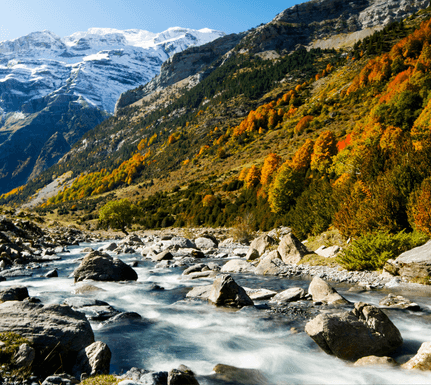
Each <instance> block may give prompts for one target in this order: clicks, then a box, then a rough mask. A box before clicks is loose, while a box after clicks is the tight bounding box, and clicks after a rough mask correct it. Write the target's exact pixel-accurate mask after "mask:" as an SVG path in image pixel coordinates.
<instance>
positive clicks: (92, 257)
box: [73, 251, 138, 282]
mask: <svg viewBox="0 0 431 385" xmlns="http://www.w3.org/2000/svg"><path fill="white" fill-rule="evenodd" d="M73 276H74V277H75V282H79V281H84V280H86V279H93V280H95V281H136V280H137V279H138V275H137V274H136V272H135V270H133V269H132V268H131V267H130V266H129V265H126V264H125V263H124V262H123V261H121V260H120V259H117V258H112V257H111V256H109V255H108V254H104V253H101V252H97V251H93V252H91V253H89V254H87V255H86V256H85V257H84V259H83V260H82V261H81V264H80V265H79V266H78V267H77V268H76V269H75V271H74V272H73Z"/></svg>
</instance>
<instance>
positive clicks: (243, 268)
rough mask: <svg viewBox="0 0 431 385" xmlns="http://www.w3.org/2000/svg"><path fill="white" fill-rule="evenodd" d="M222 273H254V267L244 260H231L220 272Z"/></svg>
mask: <svg viewBox="0 0 431 385" xmlns="http://www.w3.org/2000/svg"><path fill="white" fill-rule="evenodd" d="M220 272H221V273H253V272H254V266H253V265H252V264H250V263H248V262H247V261H244V260H243V259H231V260H230V261H228V262H227V263H226V264H225V265H223V267H222V268H221V270H220Z"/></svg>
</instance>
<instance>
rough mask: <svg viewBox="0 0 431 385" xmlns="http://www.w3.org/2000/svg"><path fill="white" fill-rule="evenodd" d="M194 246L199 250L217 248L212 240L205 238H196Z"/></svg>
mask: <svg viewBox="0 0 431 385" xmlns="http://www.w3.org/2000/svg"><path fill="white" fill-rule="evenodd" d="M195 244H196V247H198V248H199V249H212V248H214V247H217V243H215V242H214V241H213V240H212V239H210V238H205V237H200V238H196V239H195Z"/></svg>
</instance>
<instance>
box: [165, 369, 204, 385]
mask: <svg viewBox="0 0 431 385" xmlns="http://www.w3.org/2000/svg"><path fill="white" fill-rule="evenodd" d="M168 385H199V382H198V381H197V380H196V377H195V374H194V373H193V372H192V370H191V369H190V368H188V367H187V366H185V365H180V366H179V367H178V369H172V370H171V371H170V372H169V373H168Z"/></svg>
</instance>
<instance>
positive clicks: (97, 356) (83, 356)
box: [73, 341, 111, 377]
mask: <svg viewBox="0 0 431 385" xmlns="http://www.w3.org/2000/svg"><path fill="white" fill-rule="evenodd" d="M110 363H111V350H110V349H109V347H108V345H106V344H105V343H103V342H101V341H96V342H94V343H92V344H91V345H89V346H87V347H86V348H85V349H82V350H81V351H80V352H79V353H78V357H77V358H76V363H75V366H74V368H73V372H74V374H75V376H77V377H80V375H81V374H82V373H86V374H88V375H90V376H94V375H96V374H108V373H109V365H110Z"/></svg>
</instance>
